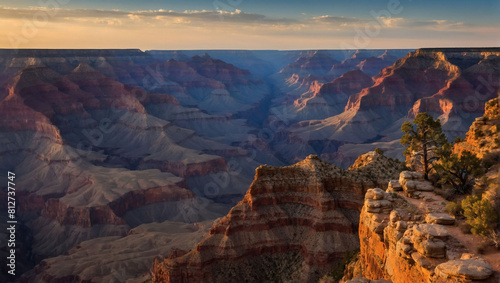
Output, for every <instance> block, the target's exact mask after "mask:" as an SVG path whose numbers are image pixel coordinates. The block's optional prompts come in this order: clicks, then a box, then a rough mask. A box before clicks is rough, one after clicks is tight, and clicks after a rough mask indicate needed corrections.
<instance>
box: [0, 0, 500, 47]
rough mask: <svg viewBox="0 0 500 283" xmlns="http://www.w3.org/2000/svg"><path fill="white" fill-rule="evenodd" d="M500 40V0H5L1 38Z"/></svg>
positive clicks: (267, 42)
mask: <svg viewBox="0 0 500 283" xmlns="http://www.w3.org/2000/svg"><path fill="white" fill-rule="evenodd" d="M469 46H478V47H485V46H489V47H498V46H500V0H476V1H470V0H469V1H465V0H441V1H440V0H432V1H431V0H305V1H304V0H302V1H299V0H287V1H281V0H267V1H265V0H142V1H133V0H2V1H1V2H0V48H140V49H142V50H151V49H165V50H181V49H279V50H298V49H344V48H349V49H364V48H366V49H375V48H383V49H386V48H421V47H469Z"/></svg>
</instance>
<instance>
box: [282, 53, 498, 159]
mask: <svg viewBox="0 0 500 283" xmlns="http://www.w3.org/2000/svg"><path fill="white" fill-rule="evenodd" d="M499 56H500V51H499V50H498V49H491V50H490V49H477V50H475V49H474V50H473V49H470V50H469V49H460V50H458V51H457V50H447V49H444V50H433V49H420V50H417V51H416V52H411V53H410V54H408V55H407V56H406V57H404V58H402V59H400V60H398V61H397V62H396V63H395V64H394V65H393V66H391V67H388V68H385V69H384V70H383V71H381V72H380V74H379V75H377V76H376V77H375V78H376V82H375V84H374V85H373V86H371V87H368V88H365V89H363V90H362V91H360V92H359V93H356V94H354V95H351V96H350V97H349V101H348V102H347V105H346V107H345V111H344V112H343V113H341V114H339V115H336V116H333V117H330V118H326V119H323V120H310V121H302V122H300V123H297V124H295V125H294V126H292V127H290V129H289V135H288V136H287V137H286V138H285V139H281V140H279V141H277V143H279V144H280V146H279V147H280V148H278V149H277V150H278V151H280V152H281V153H282V155H284V156H287V155H288V152H290V150H291V148H293V147H295V148H304V152H315V153H317V154H323V153H328V154H331V153H332V151H333V152H335V151H337V147H338V146H339V145H342V144H345V143H373V142H376V141H383V142H390V141H393V140H395V139H398V138H399V136H400V125H401V123H402V122H403V121H404V120H409V119H411V118H412V117H413V116H414V115H416V114H417V113H419V112H422V111H427V112H429V113H431V114H433V115H435V116H436V117H437V116H439V117H440V118H442V121H443V128H444V130H445V132H446V134H448V136H449V137H450V138H452V139H454V138H455V137H456V136H462V137H463V136H465V133H466V131H467V129H468V126H469V125H470V123H471V122H472V119H473V118H475V117H478V116H479V115H481V113H482V111H483V110H482V105H483V104H484V102H485V101H487V100H489V99H491V98H493V97H495V96H496V95H497V93H498V89H499V88H498V79H495V78H497V77H498V76H499V69H498V67H497V66H493V64H494V62H496V60H498V58H499ZM464 68H465V69H464ZM479 78H483V79H479ZM484 78H493V80H492V81H491V83H487V84H486V85H485V79H484ZM480 81H481V82H480ZM486 82H488V80H487V81H486ZM474 89H477V90H478V95H474V96H471V95H472V93H471V92H470V90H474ZM473 93H475V92H474V91H473ZM443 97H446V98H443ZM451 97H453V99H451ZM428 98H429V99H430V98H432V99H431V100H428ZM437 98H440V100H436V99H437ZM441 98H442V99H441ZM427 101H432V103H430V102H429V103H427ZM466 101H471V103H472V104H473V105H472V108H471V105H469V106H467V103H466ZM443 113H445V114H443ZM282 137H283V135H282ZM288 143H292V144H293V143H296V144H299V145H296V146H294V145H290V146H287V144H288ZM283 144H284V145H283ZM327 150H328V151H327ZM300 155H302V156H303V155H306V153H299V156H300ZM332 161H333V160H332Z"/></svg>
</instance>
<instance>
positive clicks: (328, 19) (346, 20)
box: [311, 15, 367, 24]
mask: <svg viewBox="0 0 500 283" xmlns="http://www.w3.org/2000/svg"><path fill="white" fill-rule="evenodd" d="M311 20H312V21H313V22H316V23H326V24H352V23H364V22H366V21H367V20H365V19H359V18H353V17H344V16H330V15H324V16H319V17H312V18H311Z"/></svg>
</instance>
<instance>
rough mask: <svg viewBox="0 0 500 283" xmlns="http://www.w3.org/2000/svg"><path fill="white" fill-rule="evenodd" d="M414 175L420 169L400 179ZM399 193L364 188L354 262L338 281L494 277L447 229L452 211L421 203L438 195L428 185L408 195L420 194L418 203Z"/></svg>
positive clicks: (463, 280) (487, 264)
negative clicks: (352, 278) (364, 193)
mask: <svg viewBox="0 0 500 283" xmlns="http://www.w3.org/2000/svg"><path fill="white" fill-rule="evenodd" d="M413 177H415V178H416V180H420V178H419V177H420V175H418V174H415V173H414V172H408V171H405V172H402V173H401V178H400V180H403V181H406V185H408V183H409V182H410V181H411V180H414V179H413ZM394 182H395V181H391V187H393V188H394V187H397V185H396V184H394ZM404 186H405V185H402V187H404ZM403 193H404V192H401V193H399V194H398V193H395V192H394V191H391V192H389V190H388V192H385V191H383V190H381V189H378V188H375V189H369V190H368V191H367V193H366V195H365V204H364V206H363V209H362V211H361V215H360V226H359V237H360V246H361V247H360V255H359V257H358V260H357V262H356V263H355V264H354V265H349V267H348V268H349V269H350V270H349V271H348V272H347V274H348V276H347V277H344V279H343V282H345V281H347V280H349V279H350V278H349V276H351V277H354V276H362V277H364V278H365V279H367V280H378V279H386V280H390V281H391V282H471V280H484V281H482V282H495V280H497V279H496V277H493V273H494V271H493V268H492V267H491V265H490V264H489V263H488V262H486V261H485V260H484V259H482V258H480V257H479V256H476V255H471V254H470V251H469V250H468V249H467V247H466V246H464V244H462V243H461V242H460V240H458V239H457V238H455V236H456V233H457V232H456V230H455V229H454V230H450V231H449V230H448V228H447V226H445V225H449V224H453V222H452V221H450V218H451V217H449V216H447V215H443V214H442V213H439V212H435V211H432V210H431V211H427V209H429V208H427V209H426V206H425V205H424V203H425V202H434V201H438V200H437V199H438V198H439V197H438V196H436V195H435V194H434V193H433V192H429V191H425V192H423V194H425V196H418V195H412V196H411V197H412V198H419V199H421V200H425V202H424V203H422V202H418V201H413V200H412V198H408V197H406V196H405V195H404V194H403ZM429 196H432V199H430V198H428V197H429ZM418 203H419V205H418V206H415V204H418ZM431 207H432V206H431ZM451 219H452V218H451ZM452 220H453V219H452ZM441 224H443V225H441ZM448 227H449V226H448ZM458 233H459V232H458ZM474 282H476V281H474Z"/></svg>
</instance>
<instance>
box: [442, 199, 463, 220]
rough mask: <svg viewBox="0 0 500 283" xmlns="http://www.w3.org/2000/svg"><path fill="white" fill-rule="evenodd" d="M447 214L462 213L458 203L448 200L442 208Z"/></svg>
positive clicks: (455, 214)
mask: <svg viewBox="0 0 500 283" xmlns="http://www.w3.org/2000/svg"><path fill="white" fill-rule="evenodd" d="M444 209H445V210H446V212H447V213H448V214H449V215H454V216H457V215H460V214H461V213H462V206H461V205H460V203H456V202H454V201H450V202H449V203H448V204H447V205H446V206H445V208H444Z"/></svg>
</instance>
